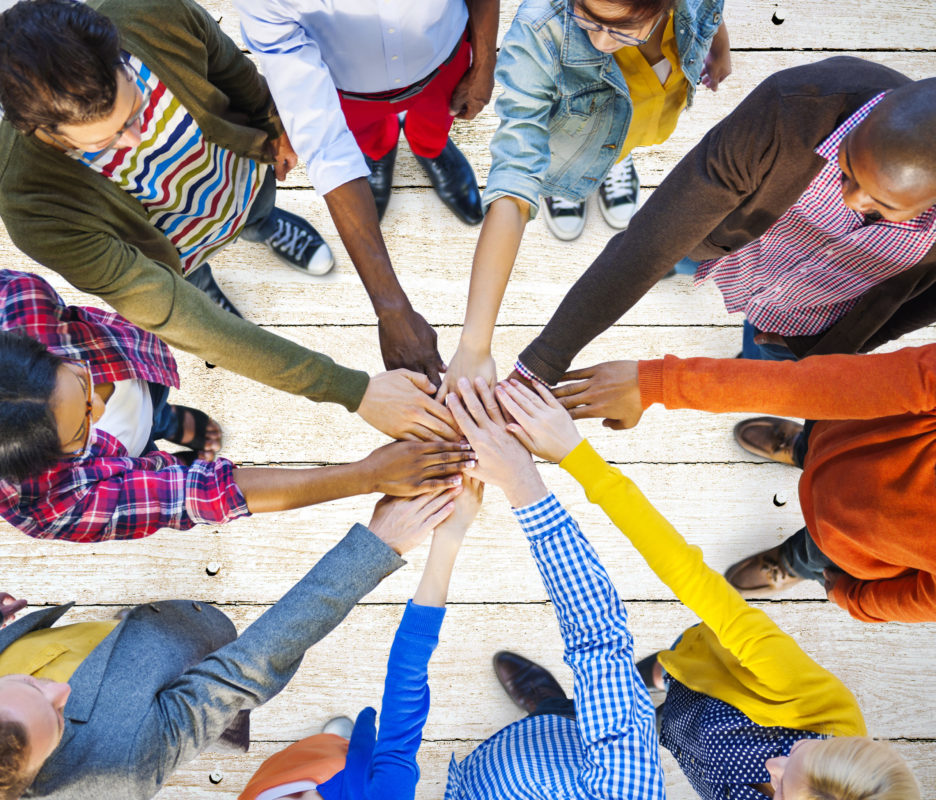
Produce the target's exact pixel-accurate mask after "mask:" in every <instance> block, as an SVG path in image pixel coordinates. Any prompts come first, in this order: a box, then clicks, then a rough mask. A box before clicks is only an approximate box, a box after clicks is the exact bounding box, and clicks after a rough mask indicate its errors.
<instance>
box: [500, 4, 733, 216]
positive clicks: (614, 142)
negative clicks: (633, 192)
mask: <svg viewBox="0 0 936 800" xmlns="http://www.w3.org/2000/svg"><path fill="white" fill-rule="evenodd" d="M569 5H570V4H569V2H568V0H524V2H523V3H522V4H521V5H520V9H519V10H518V11H517V16H516V17H515V18H514V21H513V23H512V24H511V26H510V29H509V30H508V31H507V34H506V35H505V36H504V40H503V43H502V44H501V50H500V53H499V55H498V57H497V70H496V72H495V77H496V78H497V81H498V82H499V83H500V84H501V86H502V87H503V89H504V91H503V93H502V94H501V95H500V97H498V98H497V102H496V103H495V106H494V107H495V109H496V110H497V114H498V116H499V117H500V126H499V127H498V129H497V132H496V133H495V134H494V137H493V139H492V140H491V156H492V163H491V172H490V175H489V177H488V183H487V188H486V189H485V191H484V198H483V203H484V207H485V209H487V207H488V206H489V205H490V204H491V203H492V202H493V201H494V200H496V199H497V198H499V197H504V196H505V195H510V196H513V197H519V198H522V199H523V200H525V201H526V202H528V203H529V204H530V215H531V217H532V216H535V214H536V211H537V209H538V207H539V198H540V195H546V196H550V195H560V196H562V197H565V198H567V199H569V200H572V201H581V200H584V199H585V198H586V197H588V196H589V195H590V194H591V193H592V192H593V191H594V190H595V189H596V188H597V187H598V184H599V183H600V182H601V181H602V180H603V179H604V177H605V176H606V175H607V174H608V172H609V171H610V169H611V167H612V166H614V164H615V162H616V161H617V159H618V156H619V154H620V152H621V148H622V147H623V145H624V140H625V138H626V137H627V129H628V128H629V127H630V120H631V113H632V111H633V106H632V103H631V99H630V93H629V91H628V88H627V82H626V81H625V80H624V76H623V75H622V74H621V69H620V67H619V66H618V64H617V62H616V61H615V60H614V56H613V55H611V54H606V53H601V52H599V51H598V50H596V49H595V47H593V46H592V44H591V40H590V39H589V38H588V33H587V32H586V31H584V30H582V29H581V28H579V26H578V25H577V24H576V23H575V20H573V19H572V18H571V17H570V16H569V12H568V9H569ZM723 5H724V0H679V2H678V4H677V6H676V10H675V11H674V12H673V14H674V25H675V31H676V44H677V48H678V50H679V57H680V63H681V64H682V71H683V74H684V75H685V76H686V79H687V81H688V82H689V93H688V103H689V104H691V103H692V97H693V94H694V93H695V86H696V84H697V83H698V81H699V77H700V75H701V73H702V66H703V64H704V61H705V56H706V55H707V54H708V51H709V47H710V45H711V43H712V37H713V36H714V35H715V31H717V30H718V27H719V25H721V22H722V7H723Z"/></svg>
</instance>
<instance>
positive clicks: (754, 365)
mask: <svg viewBox="0 0 936 800" xmlns="http://www.w3.org/2000/svg"><path fill="white" fill-rule="evenodd" d="M639 371H640V395H641V401H642V403H643V405H644V407H645V408H646V407H648V406H650V405H652V404H653V403H663V404H664V405H665V406H666V407H667V408H694V409H699V410H702V411H714V412H722V411H750V412H757V413H767V414H780V415H784V416H792V417H803V418H807V419H816V420H821V421H820V422H817V424H816V426H815V427H814V428H813V430H812V433H811V434H810V437H809V451H808V453H807V455H806V463H805V465H804V469H803V477H802V478H801V479H800V484H799V493H800V504H801V505H802V509H803V516H804V517H805V518H806V527H807V528H808V529H809V532H810V534H811V535H812V537H813V538H814V539H815V541H816V544H818V545H819V547H820V549H821V550H822V552H824V553H825V554H826V555H827V556H829V558H831V559H832V560H833V561H834V562H835V563H836V564H837V565H838V566H840V567H841V568H842V569H843V570H844V571H845V572H847V573H848V576H851V577H848V576H846V577H843V578H842V579H840V580H839V581H838V582H837V583H836V586H835V589H834V591H833V593H832V599H833V600H834V601H835V602H836V603H838V604H839V605H840V606H842V608H844V609H846V610H847V611H848V612H849V613H850V614H851V615H852V616H853V617H855V618H856V619H860V620H865V621H867V622H881V621H884V620H901V621H904V622H924V621H932V620H936V536H934V535H933V534H934V533H936V345H928V346H926V347H914V348H906V349H903V350H899V351H897V352H895V353H886V354H873V355H826V356H812V357H810V358H806V359H803V360H802V361H798V362H793V361H783V362H780V361H776V362H774V361H747V360H744V359H730V360H729V359H708V358H693V359H678V358H675V357H674V356H666V357H665V358H664V359H662V360H655V361H641V362H640V368H639Z"/></svg>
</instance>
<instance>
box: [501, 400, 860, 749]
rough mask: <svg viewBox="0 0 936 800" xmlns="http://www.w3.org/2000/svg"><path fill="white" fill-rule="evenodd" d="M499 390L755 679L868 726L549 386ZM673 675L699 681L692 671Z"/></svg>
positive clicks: (541, 450)
mask: <svg viewBox="0 0 936 800" xmlns="http://www.w3.org/2000/svg"><path fill="white" fill-rule="evenodd" d="M498 388H499V396H500V395H503V396H505V398H506V401H505V407H506V408H507V410H508V411H509V412H510V413H511V415H512V416H513V417H514V419H515V420H516V422H515V425H516V427H517V429H518V430H517V432H516V435H517V436H518V438H520V439H521V441H524V442H525V443H526V444H527V446H528V447H530V448H531V449H533V450H534V451H535V452H537V453H538V454H540V455H543V456H544V457H546V458H548V459H550V460H559V462H560V463H559V466H561V467H562V468H563V469H565V470H567V471H568V472H569V474H570V475H572V477H574V478H575V479H576V480H577V481H578V482H579V483H581V484H582V487H583V488H584V489H585V491H586V493H587V495H588V499H589V500H590V501H591V502H593V503H596V504H598V505H599V506H600V507H601V509H602V511H604V512H605V513H606V514H607V515H608V517H609V518H610V519H611V521H612V522H613V523H614V524H615V525H616V526H617V527H618V529H619V530H620V531H621V532H622V533H623V534H624V535H625V536H627V538H628V539H629V540H630V541H631V543H632V544H633V545H634V547H635V548H636V549H637V551H638V552H639V553H640V554H641V555H642V556H643V557H644V559H646V561H647V564H648V566H649V567H650V568H651V569H652V570H653V571H654V572H655V573H656V574H657V576H658V577H659V578H660V580H662V581H663V583H665V584H666V585H667V586H668V587H669V588H670V589H671V590H672V591H673V593H674V594H675V595H676V596H677V597H678V598H679V600H680V601H681V602H682V603H683V604H684V605H685V606H686V607H687V608H689V609H690V610H692V611H693V612H695V613H696V614H698V615H699V617H700V618H701V619H702V621H703V622H704V623H705V625H706V626H708V628H709V629H710V630H711V632H713V633H714V634H715V636H716V637H717V639H718V642H719V643H720V645H721V646H722V647H723V648H725V649H726V650H728V651H729V652H730V653H731V654H732V655H733V656H734V657H735V658H736V659H737V660H738V662H739V664H740V665H741V666H742V667H744V668H745V669H746V670H748V671H749V672H750V673H751V674H752V675H753V676H754V679H755V680H757V681H758V682H759V683H760V684H761V685H762V686H763V687H769V688H770V691H771V692H773V694H774V696H775V697H776V698H777V699H778V701H782V702H786V703H791V704H799V705H800V707H801V711H802V713H803V714H804V716H809V714H810V713H811V712H815V711H816V709H815V708H814V707H813V706H812V705H811V704H814V703H816V702H819V703H825V704H828V703H829V702H830V698H835V700H836V701H837V702H836V704H834V706H833V705H826V706H825V713H827V714H828V713H829V709H830V708H832V707H834V708H836V709H838V710H839V711H840V712H841V714H842V718H841V722H842V725H843V726H844V729H847V730H855V731H859V732H863V730H864V723H863V721H862V718H861V712H860V710H859V709H858V705H857V703H856V702H855V699H854V697H852V695H851V693H850V692H849V691H848V690H847V689H846V688H845V686H844V685H843V684H842V683H841V681H839V680H838V679H837V678H836V677H835V676H834V675H832V674H831V673H829V672H827V671H826V670H824V669H823V668H822V667H820V666H819V665H818V664H817V663H816V662H815V661H813V660H812V659H811V658H810V657H809V656H808V655H807V654H806V653H805V652H803V650H802V649H801V648H800V647H799V645H797V643H796V642H795V641H794V639H793V638H792V637H790V636H788V635H787V634H786V633H784V632H783V631H782V630H781V629H780V628H779V627H777V625H776V624H775V623H774V622H773V621H772V620H771V619H770V617H768V616H767V615H766V614H765V613H764V612H763V611H761V610H760V609H757V608H754V607H752V606H749V605H748V604H747V602H745V600H744V599H743V598H742V597H741V595H739V594H738V592H737V591H735V589H734V588H732V587H731V586H730V585H729V584H728V582H727V581H726V580H725V579H724V577H722V576H721V575H719V574H718V573H717V572H715V571H714V570H713V569H711V568H710V567H709V566H708V565H707V564H706V563H705V562H704V561H703V560H702V551H701V550H700V549H699V548H698V547H695V546H693V545H690V544H688V543H687V542H686V540H685V539H684V538H683V537H682V536H681V535H680V534H679V533H678V532H677V531H676V529H675V528H673V526H672V525H671V524H670V523H669V522H668V521H667V520H666V519H665V518H664V517H663V516H662V515H661V514H660V512H659V511H657V510H656V508H654V507H653V505H651V503H650V502H649V501H648V500H647V499H646V498H645V497H644V496H643V494H641V492H640V490H639V489H638V488H637V487H636V486H635V485H634V483H633V482H632V481H631V480H630V479H628V478H626V477H625V476H624V475H622V474H621V472H620V471H619V470H617V469H615V468H614V467H612V466H610V465H609V464H607V463H606V462H605V461H604V460H603V459H602V458H601V456H599V455H598V454H597V453H596V452H595V451H594V450H593V449H592V447H591V445H590V444H589V443H588V442H587V441H584V440H582V439H581V436H580V435H579V434H578V432H577V431H576V430H575V425H574V423H573V422H572V420H571V418H570V417H569V415H568V413H567V412H566V411H565V410H564V409H563V408H562V406H561V405H560V404H559V403H558V401H557V400H556V399H555V398H554V397H553V396H552V395H551V394H550V393H549V392H548V391H547V390H546V389H545V388H543V387H538V390H537V392H536V393H535V394H534V392H532V391H530V390H529V389H527V388H526V387H524V386H522V385H520V384H517V383H513V384H509V385H506V386H503V387H498ZM666 666H667V668H668V669H669V666H670V665H669V664H667V665H666ZM673 674H674V677H676V678H677V679H679V680H683V681H684V682H688V683H689V684H690V685H691V679H692V676H691V675H690V676H688V677H687V676H684V675H682V674H681V673H679V672H675V671H674V672H673ZM817 698H818V700H817ZM820 713H822V712H820Z"/></svg>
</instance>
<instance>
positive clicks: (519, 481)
mask: <svg viewBox="0 0 936 800" xmlns="http://www.w3.org/2000/svg"><path fill="white" fill-rule="evenodd" d="M459 392H460V395H461V399H458V398H455V397H451V396H450V400H449V402H450V406H451V408H452V412H453V414H454V415H455V419H456V421H457V422H458V424H459V426H460V427H461V429H462V431H463V432H464V434H465V436H466V437H467V438H468V441H469V442H471V443H472V446H473V447H474V449H475V452H476V453H477V454H478V472H480V473H482V474H484V475H485V476H487V478H488V479H489V480H490V481H491V482H493V483H496V484H497V485H498V486H500V487H501V488H502V489H503V490H504V492H505V494H506V495H507V499H508V500H509V501H510V502H511V505H513V506H514V507H515V508H514V513H515V514H516V516H517V519H518V521H519V522H520V524H521V526H522V528H523V530H524V532H525V533H526V535H527V537H528V539H529V541H530V549H531V551H532V553H533V557H534V558H535V560H536V565H537V567H538V568H539V571H540V575H541V576H542V578H543V583H544V585H545V587H546V590H547V592H548V593H549V597H550V600H552V603H553V606H554V609H555V612H556V617H557V619H558V621H559V628H560V631H561V632H562V638H563V641H564V642H565V661H566V663H567V664H568V665H569V666H570V667H571V668H572V671H573V673H574V676H575V700H576V714H577V720H578V727H579V732H580V735H581V737H582V741H583V743H584V746H585V765H584V767H583V768H582V770H581V772H580V773H579V775H578V776H577V782H578V784H579V787H580V790H581V792H582V794H583V796H585V797H589V798H607V797H629V798H663V796H664V782H663V771H662V767H661V764H660V755H659V747H658V744H657V741H656V725H655V718H654V711H653V704H652V703H651V702H650V696H649V694H648V693H647V690H646V688H645V687H644V685H643V682H642V681H641V680H640V678H639V677H638V675H637V670H636V668H635V667H634V658H633V641H632V639H631V635H630V632H629V631H628V630H627V612H626V610H625V608H624V605H623V604H622V603H621V601H620V598H619V597H618V595H617V592H616V591H615V589H614V586H613V584H612V583H611V580H610V578H609V577H608V574H607V572H605V569H604V567H603V566H602V565H601V563H600V562H599V560H598V557H597V555H596V554H595V552H594V550H592V548H591V545H589V543H588V541H587V540H586V539H585V537H584V536H583V535H582V533H581V531H580V530H579V528H578V526H577V525H576V524H575V521H574V520H573V519H572V518H571V517H570V516H569V515H568V513H567V512H566V511H565V509H564V508H563V507H562V506H561V505H560V504H559V502H558V500H556V498H555V497H554V496H553V495H552V494H550V493H549V492H548V491H547V489H546V486H545V485H544V484H543V482H542V479H541V478H540V476H539V473H538V472H537V470H536V466H535V465H534V464H533V461H532V459H531V457H530V454H529V453H528V452H527V451H526V448H524V447H523V446H522V445H520V443H519V442H518V441H517V440H516V439H515V438H514V437H513V436H511V434H510V433H508V432H507V430H506V428H505V425H504V419H503V417H502V415H501V413H500V411H499V410H498V405H497V402H496V400H495V399H494V395H493V393H491V391H490V389H489V388H488V386H487V384H486V383H485V382H484V381H481V380H478V381H476V383H475V387H474V389H472V387H471V386H468V385H467V384H466V383H465V382H464V381H462V382H461V383H460V385H459Z"/></svg>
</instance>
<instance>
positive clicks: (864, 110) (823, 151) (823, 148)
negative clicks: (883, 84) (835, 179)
mask: <svg viewBox="0 0 936 800" xmlns="http://www.w3.org/2000/svg"><path fill="white" fill-rule="evenodd" d="M886 94H887V92H881V93H880V94H879V95H876V96H875V97H872V98H871V99H870V100H869V101H868V102H867V103H865V104H864V105H863V106H862V107H861V108H859V109H858V110H857V111H856V112H855V113H854V114H852V115H851V116H850V117H849V118H848V119H846V120H845V121H844V122H843V123H842V124H841V125H839V126H838V127H837V128H836V129H835V130H834V131H832V133H831V134H830V135H829V136H827V137H826V138H825V139H824V140H823V141H822V143H821V144H820V145H819V146H818V147H817V148H816V150H815V152H816V154H817V155H820V156H822V157H823V158H824V159H825V160H826V161H831V160H832V159H833V158H836V157H837V156H838V151H839V145H841V144H842V139H844V138H845V137H846V136H848V134H849V133H851V132H852V131H853V130H854V129H855V128H857V127H858V125H860V124H861V123H862V122H863V121H864V120H865V119H866V118H867V116H868V114H870V113H871V110H872V109H873V108H874V107H875V106H876V105H877V104H878V103H880V102H881V100H883V99H884V95H886Z"/></svg>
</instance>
